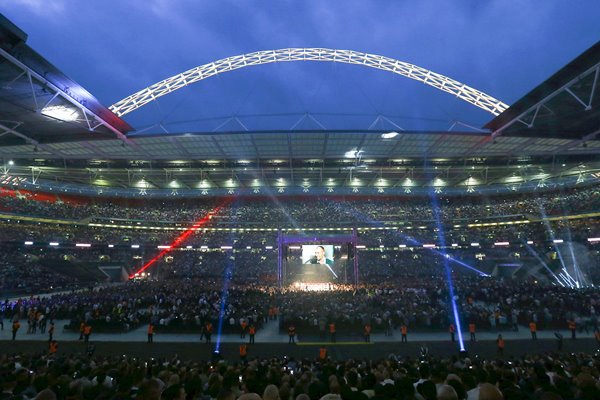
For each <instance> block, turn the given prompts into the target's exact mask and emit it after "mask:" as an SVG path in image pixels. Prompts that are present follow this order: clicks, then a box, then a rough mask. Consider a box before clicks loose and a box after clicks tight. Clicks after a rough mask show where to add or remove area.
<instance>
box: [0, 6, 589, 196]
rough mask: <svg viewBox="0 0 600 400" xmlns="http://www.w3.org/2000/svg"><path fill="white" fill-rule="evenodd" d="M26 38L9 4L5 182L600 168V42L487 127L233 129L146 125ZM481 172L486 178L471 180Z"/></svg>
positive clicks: (0, 116)
mask: <svg viewBox="0 0 600 400" xmlns="http://www.w3.org/2000/svg"><path fill="white" fill-rule="evenodd" d="M26 39H27V35H26V34H25V33H23V32H22V31H21V30H19V29H18V28H17V27H15V26H14V25H13V24H12V23H10V21H8V20H6V19H5V18H4V17H2V16H1V15H0V157H2V158H4V168H5V169H4V173H5V175H7V176H8V175H10V177H11V178H10V179H8V180H3V183H4V184H6V183H7V182H12V179H13V178H15V177H16V178H19V181H20V182H21V183H22V184H24V185H25V184H28V185H32V186H33V187H40V186H39V185H40V184H41V183H42V182H44V181H45V182H46V184H47V185H49V186H46V187H52V185H55V187H61V188H63V189H65V190H66V189H71V188H72V189H74V190H80V191H81V188H82V186H88V187H90V188H111V187H114V188H125V189H127V188H131V189H137V188H140V187H141V188H144V189H145V188H149V189H154V188H158V189H165V190H170V189H173V188H174V186H173V182H174V181H178V183H177V188H182V189H189V190H193V189H198V188H199V186H198V185H199V182H200V181H202V180H209V181H211V183H210V184H209V185H210V187H211V188H215V189H219V190H221V189H222V190H227V191H230V190H231V187H244V188H248V189H252V190H253V184H252V183H251V182H252V181H254V180H256V179H261V180H262V181H263V182H264V183H265V184H267V185H270V186H271V187H274V188H277V187H278V186H279V184H278V183H277V182H279V180H280V178H283V179H285V180H286V181H287V182H290V185H292V186H294V185H295V186H296V187H297V188H298V189H301V190H303V191H304V192H306V190H305V189H306V188H307V187H315V186H320V187H321V188H323V189H325V190H329V189H331V188H330V187H328V186H327V184H326V182H330V181H331V182H336V184H339V185H341V186H345V187H346V188H350V189H355V188H356V187H355V186H357V184H356V182H357V181H358V180H360V181H361V182H362V183H360V186H362V187H371V188H373V189H374V190H377V192H379V193H382V191H381V189H382V188H385V187H390V188H391V187H396V188H398V190H406V187H405V185H403V184H402V182H404V181H405V180H406V178H410V179H413V180H414V181H415V182H418V185H420V186H422V187H433V186H435V185H434V184H433V183H431V182H433V180H432V179H433V178H435V179H438V178H439V179H444V180H445V181H447V182H446V183H445V184H444V185H445V186H457V187H461V188H463V189H464V188H467V187H472V186H479V185H495V184H501V185H508V186H510V187H511V188H512V189H511V190H514V187H515V185H516V184H519V185H520V184H521V183H527V182H530V181H532V180H533V181H536V182H537V181H544V180H545V179H547V178H561V177H571V176H575V177H577V180H578V181H579V176H580V175H581V174H582V173H583V172H585V173H586V174H587V173H590V174H593V173H597V172H598V171H600V166H597V165H595V164H593V161H594V160H593V159H590V157H593V156H594V155H597V154H598V153H599V152H600V141H595V140H591V139H594V138H595V137H596V136H597V135H598V133H599V129H600V126H599V125H600V124H599V123H598V120H599V118H598V117H599V113H598V108H595V107H594V106H593V105H594V99H595V100H596V102H597V101H598V100H599V99H600V97H599V96H598V94H599V93H597V92H598V85H597V81H598V76H599V73H598V67H599V65H600V44H596V45H594V46H593V47H592V48H590V49H589V50H587V51H586V52H585V53H584V54H582V55H581V56H579V57H578V58H576V59H575V60H574V61H572V62H571V63H569V64H568V65H567V66H566V67H564V68H563V69H561V70H560V71H559V72H557V73H556V74H555V75H553V76H552V77H551V78H550V79H548V80H547V81H546V82H544V83H542V84H541V85H540V86H538V87H537V88H535V89H534V90H533V91H532V92H531V93H529V94H527V95H526V96H525V97H523V98H522V99H521V100H519V101H517V102H516V103H515V104H514V105H512V106H511V107H510V108H509V109H507V110H506V111H504V112H503V113H502V114H500V115H499V116H498V117H496V118H494V120H492V121H491V122H489V123H488V124H487V125H486V126H485V127H484V128H482V129H480V128H477V127H471V126H467V125H464V124H462V125H461V124H457V125H456V126H454V127H453V128H458V129H462V130H461V131H455V130H449V131H427V132H423V131H404V130H402V129H401V128H399V127H395V126H393V124H392V123H389V121H388V123H387V126H385V129H383V127H384V125H386V121H384V118H382V121H381V122H382V124H379V125H377V126H376V128H373V129H371V128H369V129H364V128H362V129H356V130H327V129H325V128H322V127H321V128H319V127H316V129H313V130H299V129H291V130H289V131H247V130H243V129H242V130H240V127H243V124H241V123H239V121H237V122H238V124H237V125H236V126H237V129H238V130H233V131H232V130H228V131H223V132H190V133H185V134H164V135H156V134H153V135H144V134H143V133H135V132H132V131H133V128H132V127H131V126H129V125H128V124H127V123H126V122H125V121H123V120H122V119H120V118H119V117H117V116H116V115H115V114H113V113H112V112H111V111H110V110H109V109H108V108H106V107H104V106H103V105H101V104H100V103H99V102H98V101H97V100H96V98H95V97H94V96H93V95H91V94H90V93H89V92H88V91H87V90H85V89H84V88H82V87H81V86H80V85H78V84H77V83H76V82H74V81H73V80H71V79H69V78H68V77H67V76H65V75H64V74H63V73H62V72H61V71H60V70H58V69H57V68H56V67H54V66H53V65H52V64H50V63H49V62H48V61H47V60H45V59H44V58H43V57H42V56H40V55H39V54H37V53H36V52H35V51H34V50H32V49H31V48H30V47H29V46H28V45H26V44H25V41H26ZM303 118H306V119H311V118H312V116H311V115H309V114H307V115H305V116H304V117H303ZM373 126H375V125H373ZM582 142H585V145H582ZM9 160H13V163H12V164H11V165H10V166H9V165H8V162H9ZM425 160H427V162H424V161H425ZM584 162H585V164H586V166H584V167H583V168H582V167H581V166H582V165H584ZM563 163H565V166H562V164H563ZM517 168H520V169H521V170H520V171H517ZM565 168H566V169H565ZM567 171H570V172H569V173H567ZM582 171H583V172H582ZM517 172H518V173H517ZM515 174H516V175H518V176H517V177H516V178H515ZM209 175H210V178H209ZM599 176H600V175H599ZM359 177H360V179H359ZM470 179H475V180H478V181H479V182H480V183H477V184H469V183H465V182H468V180H470ZM384 180H385V181H387V182H388V183H386V184H385V185H380V184H379V183H380V182H382V181H384ZM140 182H143V183H142V184H141V185H142V186H140ZM227 182H230V183H227ZM231 182H236V183H235V184H231ZM232 185H233V186H232ZM536 185H537V184H536ZM534 186H535V185H534ZM204 189H206V188H204Z"/></svg>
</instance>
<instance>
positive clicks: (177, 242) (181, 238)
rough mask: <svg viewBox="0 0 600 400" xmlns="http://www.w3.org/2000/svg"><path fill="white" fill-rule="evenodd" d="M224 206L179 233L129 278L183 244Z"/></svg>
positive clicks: (130, 276) (130, 277)
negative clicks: (166, 246)
mask: <svg viewBox="0 0 600 400" xmlns="http://www.w3.org/2000/svg"><path fill="white" fill-rule="evenodd" d="M222 207H223V206H219V207H217V208H215V209H214V210H212V211H210V212H209V213H208V214H206V215H205V216H204V217H203V218H202V219H200V220H198V221H196V223H195V224H194V225H192V226H191V227H190V228H188V229H187V230H186V231H184V232H183V233H182V234H181V235H179V236H178V237H177V239H175V240H174V241H173V243H171V244H170V245H169V248H166V249H164V250H163V251H161V252H160V253H158V255H156V256H155V257H154V258H153V259H152V260H150V261H148V262H147V263H146V264H144V266H142V268H140V269H138V270H137V271H135V272H134V273H133V274H131V275H129V279H132V278H134V277H135V276H136V275H138V274H140V273H142V272H144V271H145V270H147V269H148V268H150V267H151V266H152V265H153V264H154V263H155V262H157V261H158V260H160V258H161V257H162V256H164V255H165V254H167V253H169V252H171V251H172V250H173V249H174V248H176V247H179V245H180V244H182V243H183V242H184V241H185V240H186V239H187V238H188V237H189V236H190V235H191V234H192V232H195V231H197V230H198V228H200V227H201V226H202V225H204V224H206V223H207V222H208V221H209V220H210V219H212V215H213V214H214V213H216V212H218V211H219V210H220V209H221V208H222Z"/></svg>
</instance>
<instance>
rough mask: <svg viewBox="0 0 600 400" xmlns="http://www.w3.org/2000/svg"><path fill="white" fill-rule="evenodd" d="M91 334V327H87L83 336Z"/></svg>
mask: <svg viewBox="0 0 600 400" xmlns="http://www.w3.org/2000/svg"><path fill="white" fill-rule="evenodd" d="M90 333H92V327H91V326H89V325H86V326H85V328H83V334H84V335H89V334H90Z"/></svg>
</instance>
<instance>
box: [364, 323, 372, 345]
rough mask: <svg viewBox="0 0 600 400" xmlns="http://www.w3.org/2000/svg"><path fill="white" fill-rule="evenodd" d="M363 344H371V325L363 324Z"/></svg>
mask: <svg viewBox="0 0 600 400" xmlns="http://www.w3.org/2000/svg"><path fill="white" fill-rule="evenodd" d="M365 342H367V343H370V342H371V324H369V323H366V324H365Z"/></svg>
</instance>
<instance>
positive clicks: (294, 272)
mask: <svg viewBox="0 0 600 400" xmlns="http://www.w3.org/2000/svg"><path fill="white" fill-rule="evenodd" d="M347 249H348V246H347V245H344V246H341V245H335V246H334V245H331V244H302V245H295V246H294V245H292V246H289V247H288V249H287V259H286V261H287V262H286V274H285V275H286V280H287V281H288V283H293V282H305V283H345V282H346V281H347V279H348V276H347V271H346V269H347V264H348V250H347Z"/></svg>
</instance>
